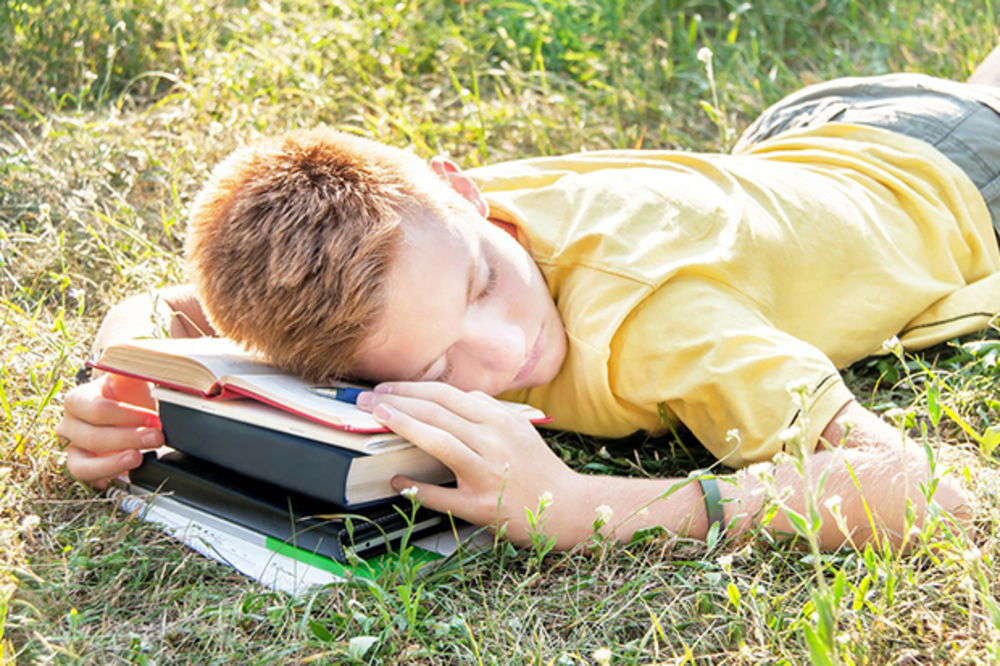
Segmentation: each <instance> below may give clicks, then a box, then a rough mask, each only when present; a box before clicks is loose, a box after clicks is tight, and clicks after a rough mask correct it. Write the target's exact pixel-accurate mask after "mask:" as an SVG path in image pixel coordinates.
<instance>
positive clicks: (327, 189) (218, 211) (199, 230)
mask: <svg viewBox="0 0 1000 666" xmlns="http://www.w3.org/2000/svg"><path fill="white" fill-rule="evenodd" d="M453 194H454V193H453V192H451V190H450V189H449V188H446V187H445V186H444V185H443V183H442V182H441V181H440V180H439V179H438V178H437V176H435V175H434V173H433V172H432V171H431V170H430V168H429V167H428V166H427V165H426V164H425V163H424V162H423V161H422V160H420V159H419V158H417V157H416V156H414V155H413V154H411V153H409V152H406V151H403V150H400V149H398V148H392V147H390V146H386V145H384V144H380V143H376V142H374V141H370V140H367V139H363V138H360V137H357V136H353V135H350V134H346V133H343V132H338V131H334V130H331V129H326V128H317V129H310V130H299V131H292V132H288V133H286V134H282V135H279V136H276V137H272V138H268V139H264V140H261V141H258V142H256V143H253V144H251V145H248V146H246V147H244V148H240V149H237V150H236V151H235V152H233V153H232V154H231V155H230V156H229V157H228V158H226V159H225V160H224V161H223V162H222V163H220V164H219V165H218V166H217V167H216V168H215V170H214V171H213V172H212V175H211V177H210V179H209V181H208V183H207V185H206V186H205V187H204V189H203V190H202V191H201V192H200V194H199V195H198V197H197V198H196V200H195V202H194V206H193V209H192V213H191V216H190V221H189V225H188V238H187V243H186V250H187V258H188V266H189V270H190V273H191V278H192V281H193V282H194V284H195V286H196V288H197V291H198V296H199V298H200V300H201V303H202V305H203V307H204V308H205V311H206V314H207V315H208V318H209V321H210V322H211V323H212V325H213V326H214V327H215V329H216V330H217V331H218V332H219V333H220V334H221V335H224V336H227V337H230V338H232V339H234V340H235V341H237V342H239V343H241V344H243V345H245V346H247V347H248V348H250V349H253V350H255V351H257V352H259V353H262V354H263V355H264V356H265V357H266V358H267V359H268V360H269V361H271V362H272V363H274V364H275V365H277V366H279V367H281V368H282V369H285V370H287V371H290V372H294V373H296V374H299V375H301V376H303V377H304V378H306V379H307V380H308V381H312V382H321V381H327V380H330V379H335V378H341V377H345V376H349V375H350V372H351V366H352V364H353V362H354V359H355V356H356V354H357V352H358V348H359V346H360V344H361V342H362V341H363V340H364V338H365V334H366V332H367V331H368V330H369V329H370V327H371V326H372V324H373V323H374V322H375V320H376V319H377V318H378V316H379V314H380V312H381V309H382V306H383V296H384V295H383V292H384V291H385V287H384V285H385V279H386V274H387V270H388V267H389V265H390V262H391V260H392V258H393V256H394V253H395V251H396V248H397V247H398V245H399V243H400V242H401V238H402V228H401V225H402V223H403V221H404V220H407V219H420V218H424V219H427V218H431V219H433V218H434V217H438V216H440V215H442V214H443V213H444V212H445V211H446V210H447V209H449V208H453V207H454V206H455V205H456V204H455V202H454V197H453Z"/></svg>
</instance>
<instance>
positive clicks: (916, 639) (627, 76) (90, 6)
mask: <svg viewBox="0 0 1000 666" xmlns="http://www.w3.org/2000/svg"><path fill="white" fill-rule="evenodd" d="M998 37H1000V27H998V17H997V10H996V9H995V8H994V7H993V5H992V4H991V3H990V2H985V3H984V2H981V1H980V2H971V1H964V0H963V1H959V2H943V1H940V0H897V1H896V2H888V1H886V0H870V1H869V2H866V3H859V2H856V1H854V0H824V1H821V2H814V1H813V0H809V1H806V0H760V1H759V2H756V3H740V2H735V1H733V0H725V1H723V2H694V1H687V0H647V1H642V2H625V1H624V0H499V1H497V2H488V3H487V2H482V3H473V2H461V1H459V2H450V1H447V0H431V1H428V2H416V1H415V0H401V1H400V2H394V3H393V2H388V1H386V0H346V1H345V2H340V3H311V2H306V1H305V0H288V1H286V2H278V1H277V0H276V1H274V2H245V1H244V2H238V1H233V2H222V1H220V0H172V1H171V2H166V1H164V0H133V1H132V2H127V1H125V0H107V1H101V0H76V1H71V0H50V1H49V2H38V1H37V0H10V1H9V2H5V3H3V5H2V6H0V358H2V365H0V452H2V459H3V462H2V465H0V655H2V656H0V661H5V660H14V661H18V662H20V663H35V662H43V663H48V662H56V663H77V662H79V663H149V664H153V663H157V664H161V663H222V662H225V663H229V662H252V663H257V662H269V661H279V662H302V663H306V662H308V663H312V662H315V663H365V662H371V663H399V662H404V663H420V664H425V663H434V664H438V663H466V662H467V663H525V662H528V663H540V664H586V663H593V662H594V656H593V655H594V653H595V651H596V650H598V649H599V648H602V647H607V648H609V649H610V651H611V653H612V655H613V661H614V663H622V664H630V663H650V662H661V663H671V664H680V663H732V664H743V663H773V664H780V663H791V664H796V663H806V662H809V661H810V660H815V661H817V662H820V661H822V657H823V654H824V653H823V650H824V649H825V650H826V653H825V654H826V655H827V656H830V655H833V656H834V658H836V659H839V660H840V661H841V662H842V663H857V664H863V663H969V664H978V663H989V662H995V661H997V660H998V659H1000V654H998V652H1000V607H998V601H997V587H996V584H995V583H994V581H995V580H997V579H998V575H997V574H998V573H1000V565H998V564H997V562H996V559H997V557H998V539H997V537H996V534H997V526H998V523H1000V505H998V500H997V492H996V488H997V480H998V479H997V476H998V475H997V463H996V460H995V458H994V456H993V453H994V451H993V448H994V447H995V446H996V439H997V438H1000V435H996V434H995V433H997V432H998V429H1000V425H998V423H1000V419H998V409H1000V403H998V399H997V376H998V369H997V366H996V356H995V343H994V342H993V340H992V339H987V341H986V342H985V343H983V344H982V345H980V347H981V349H979V352H980V353H979V355H974V354H972V353H971V351H970V347H968V346H965V347H963V346H959V345H957V344H952V345H948V346H945V347H942V348H941V349H938V350H935V354H934V355H929V354H928V355H925V356H923V357H920V358H915V357H904V358H900V359H897V358H894V357H888V358H882V359H877V360H871V361H866V362H862V363H860V364H858V365H857V366H855V367H854V368H852V369H850V370H849V371H848V372H847V377H848V380H849V382H850V385H851V386H852V388H853V389H854V390H855V393H856V394H857V395H859V396H860V397H861V398H862V400H863V401H864V402H865V403H866V404H869V405H870V406H872V407H873V408H874V409H876V410H877V411H879V412H883V413H889V414H890V416H892V415H896V416H897V417H898V418H900V419H902V422H903V425H904V426H906V427H908V428H910V431H911V433H912V434H913V435H914V436H916V437H918V438H920V439H922V440H923V441H925V442H926V443H927V445H928V446H929V447H931V448H932V449H933V450H934V451H935V452H936V459H937V460H938V464H941V465H952V466H954V467H955V468H956V469H958V470H960V471H961V473H963V474H964V475H965V476H966V478H967V483H968V484H969V486H970V487H971V488H972V490H973V492H974V493H975V495H976V496H977V497H978V501H979V505H980V506H979V509H978V512H977V518H976V524H975V527H974V529H973V531H972V533H971V534H970V535H969V536H968V537H958V536H941V535H931V534H930V533H925V534H923V535H921V536H919V538H917V539H916V545H915V546H914V547H913V548H912V550H911V551H909V552H908V553H906V554H905V555H899V554H893V553H891V552H888V551H885V550H883V549H881V548H878V547H870V548H867V549H865V550H864V551H861V552H856V551H843V552H838V553H832V554H828V555H824V556H823V557H822V558H821V562H818V563H817V562H816V560H815V558H814V557H812V556H810V555H808V554H806V553H805V552H804V551H802V550H798V549H792V548H788V547H785V546H778V547H775V546H774V545H772V544H771V542H770V541H769V539H768V538H767V537H766V535H754V536H751V537H749V538H747V539H745V540H743V541H741V542H739V543H735V544H725V545H715V546H714V547H708V546H706V545H705V544H700V543H692V542H687V541H684V540H678V539H669V538H650V539H648V540H645V541H641V542H639V543H635V544H631V545H629V546H614V545H610V544H597V545H596V546H595V547H594V548H593V549H590V550H585V549H581V550H579V551H575V552H571V553H569V554H549V555H547V556H545V557H541V556H539V553H537V552H535V553H533V552H532V550H531V549H521V550H516V549H514V548H512V547H509V546H501V547H499V548H498V549H497V550H495V551H486V552H482V553H479V554H475V555H471V556H470V557H469V558H467V559H466V560H464V561H461V562H458V563H456V564H455V565H454V566H452V567H450V568H447V569H444V570H442V571H440V572H438V573H436V574H434V575H432V576H430V577H427V578H425V579H421V580H418V581H412V580H408V579H407V578H406V577H405V576H403V575H402V573H405V572H399V573H400V574H401V575H400V576H399V577H398V578H393V577H392V576H391V575H389V576H387V577H386V578H385V579H383V580H380V581H378V582H377V583H376V584H373V585H354V586H337V587H333V588H330V589H326V590H321V591H317V592H316V593H314V594H312V595H309V596H307V597H304V598H299V599H293V598H290V597H287V596H284V595H280V594H275V593H272V592H269V591H267V590H265V589H262V588H261V587H259V586H257V585H255V584H253V583H250V582H248V581H246V580H245V579H243V578H241V577H239V576H237V575H235V574H234V573H233V572H231V571H230V570H229V569H227V568H225V567H222V566H219V565H216V564H213V563H211V562H208V561H206V560H205V559H203V558H201V557H199V556H196V555H194V554H193V553H191V552H190V551H188V550H186V549H184V548H182V547H180V546H178V545H177V544H176V543H175V542H173V541H171V540H169V539H167V538H166V537H164V536H163V535H161V534H160V533H158V532H157V531H156V530H153V529H150V528H149V527H148V526H145V525H143V524H141V523H137V522H136V521H134V520H131V519H130V518H129V517H128V516H124V515H122V514H121V513H120V512H118V511H116V510H115V508H114V506H113V505H112V504H111V503H109V502H108V501H107V500H105V499H103V498H101V497H100V496H97V495H95V494H94V493H92V492H91V491H90V490H88V489H86V488H84V487H82V486H81V485H79V484H76V483H74V482H73V481H72V480H70V479H69V478H67V476H66V475H65V473H64V472H63V470H62V453H61V451H60V448H59V445H58V443H57V441H56V439H55V437H54V435H53V431H52V429H53V426H54V425H55V423H56V422H57V421H58V419H59V417H60V404H59V402H60V398H61V395H62V394H63V393H64V392H65V391H66V389H67V387H68V386H69V385H70V384H71V382H72V376H73V373H74V370H75V368H76V367H78V366H79V365H80V364H81V363H82V361H83V360H84V359H85V358H86V356H87V353H88V345H89V341H90V339H91V338H92V336H93V334H94V332H95V331H96V327H97V326H98V324H99V322H100V320H101V318H102V316H103V314H104V313H105V312H106V310H107V308H108V307H109V306H110V305H111V304H113V303H114V302H116V301H117V300H118V299H120V298H121V297H123V296H124V295H126V294H128V293H132V292H135V291H138V290H143V289H149V288H155V287H158V286H160V285H164V284H169V283H173V282H176V281H179V280H181V279H182V275H183V270H182V266H181V263H180V261H179V258H178V252H179V250H180V247H181V243H182V239H183V235H184V224H185V223H184V220H185V216H186V213H187V207H188V205H189V203H190V201H191V199H192V197H193V195H194V193H195V192H196V191H197V188H198V184H199V183H200V182H201V181H202V179H203V178H204V177H205V176H206V174H207V173H208V170H209V169H210V168H211V166H212V165H213V164H214V163H215V162H216V161H217V160H218V159H220V157H221V156H223V155H224V154H226V153H227V152H228V151H229V150H231V149H232V148H233V147H234V146H236V145H237V144H238V143H240V142H241V141H244V140H246V139H248V138H251V137H254V136H257V135H259V134H261V133H270V132H275V131H279V130H282V129H285V128H290V127H299V126H307V125H313V124H317V123H324V124H329V125H333V126H336V127H339V128H342V129H345V130H347V131H351V132H356V133H358V134H362V135H365V136H370V137H374V138H377V139H379V140H382V141H386V142H388V143H392V144H395V145H401V146H410V147H412V148H413V149H414V150H415V151H417V153H419V154H421V155H423V156H427V157H429V156H431V155H434V154H438V153H445V154H449V155H451V156H452V157H453V158H455V159H456V160H458V161H459V162H460V163H462V164H465V165H470V166H471V165H475V164H480V163H485V162H492V161H496V160H502V159H508V158H515V157H522V156H526V155H534V154H540V153H543V154H552V153H560V152H567V151H573V150H578V149H583V148H586V149H591V150H593V149H599V148H616V147H634V146H643V147H649V148H683V149H698V150H718V149H725V148H727V147H728V146H730V145H731V143H732V141H733V139H734V137H735V135H736V134H737V133H738V131H739V129H741V128H742V127H744V126H745V125H746V124H747V123H748V122H749V121H750V120H751V119H752V118H753V117H754V115H755V114H756V112H758V111H759V110H760V109H761V108H762V107H763V106H764V105H766V104H768V103H770V102H773V101H775V100H777V99H778V98H779V97H781V96H782V95H783V94H785V93H787V92H790V91H792V90H794V89H796V88H797V87H799V86H800V85H801V84H802V83H806V82H812V81H816V80H820V79H824V78H828V77H832V76H837V75H853V74H873V73H882V72H889V71H896V70H915V71H924V72H927V73H931V74H938V75H942V76H950V77H954V78H959V79H961V78H964V77H965V76H967V75H968V73H969V72H970V71H971V69H972V67H973V66H974V64H975V63H976V62H977V61H978V60H979V59H981V58H982V57H983V56H984V55H985V54H986V53H987V52H988V51H989V50H990V48H991V47H992V45H994V44H995V43H996V41H997V39H998ZM704 48H708V49H710V50H711V54H712V58H711V62H712V77H711V80H710V79H709V76H708V73H707V71H706V63H705V62H704V55H705V52H702V53H703V59H702V60H699V58H698V53H699V51H700V50H701V49H704ZM991 344H992V345H993V348H994V349H993V351H992V352H991ZM991 353H992V354H993V355H992V356H991ZM553 446H554V447H555V448H556V449H557V450H558V451H559V452H560V453H561V454H562V455H563V456H564V458H566V459H567V460H568V461H569V462H570V463H571V464H573V465H574V466H576V467H578V468H582V469H587V470H590V471H595V472H609V473H627V474H635V475H652V476H657V475H666V474H668V473H673V472H676V471H681V472H683V471H686V470H688V469H692V468H695V467H697V466H699V465H700V464H703V463H704V462H705V458H704V455H703V454H700V453H699V452H698V449H697V445H696V444H692V443H691V442H690V441H688V440H685V439H684V438H681V439H673V438H668V439H664V440H653V441H645V440H634V441H629V442H624V443H622V442H617V443H606V442H595V441H590V440H583V439H581V438H579V437H575V436H570V435H567V436H561V437H557V438H554V440H553ZM818 590H819V591H820V592H821V593H820V592H817V591H818ZM824 618H825V619H824ZM366 637H370V638H366ZM815 640H818V641H819V643H817V644H815V645H814V644H812V643H811V641H813V642H814V641H815ZM816 645H819V647H820V648H821V649H819V651H817V648H816ZM834 651H835V652H836V655H834Z"/></svg>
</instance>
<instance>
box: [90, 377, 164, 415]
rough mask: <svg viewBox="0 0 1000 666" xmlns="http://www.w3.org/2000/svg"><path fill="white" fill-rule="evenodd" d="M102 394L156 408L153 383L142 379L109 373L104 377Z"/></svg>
mask: <svg viewBox="0 0 1000 666" xmlns="http://www.w3.org/2000/svg"><path fill="white" fill-rule="evenodd" d="M102 380H103V381H101V384H100V386H101V394H102V395H103V396H104V397H105V398H109V399H111V400H117V401H118V402H123V403H128V404H131V405H137V406H139V407H145V408H146V409H156V400H154V399H153V395H152V393H151V391H152V389H153V385H152V384H150V383H149V382H147V381H144V380H142V379H136V378H134V377H126V376H124V375H116V374H114V373H108V374H107V375H104V376H103V377H102Z"/></svg>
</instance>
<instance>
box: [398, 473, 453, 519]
mask: <svg viewBox="0 0 1000 666" xmlns="http://www.w3.org/2000/svg"><path fill="white" fill-rule="evenodd" d="M392 487H393V488H394V489H395V490H396V491H397V492H403V491H404V490H407V489H408V488H416V489H417V494H416V496H415V497H414V499H415V500H418V501H419V502H420V503H421V504H422V505H424V506H426V507H427V508H428V509H433V510H434V511H440V512H441V513H448V512H451V513H453V514H454V515H456V516H458V517H459V518H466V515H465V512H464V511H462V509H463V507H462V506H460V505H459V502H458V499H459V498H458V496H457V493H458V491H457V490H455V489H454V488H444V487H442V486H439V485H436V484H434V483H424V482H422V481H416V480H414V479H411V478H410V477H408V476H395V477H393V478H392Z"/></svg>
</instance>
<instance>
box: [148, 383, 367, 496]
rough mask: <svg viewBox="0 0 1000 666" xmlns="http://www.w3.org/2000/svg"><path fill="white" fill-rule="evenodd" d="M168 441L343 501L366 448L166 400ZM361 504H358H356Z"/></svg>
mask: <svg viewBox="0 0 1000 666" xmlns="http://www.w3.org/2000/svg"><path fill="white" fill-rule="evenodd" d="M160 422H161V423H162V424H163V437H164V440H165V441H166V444H167V446H170V447H172V448H174V449H177V450H178V451H183V452H185V453H188V454H190V455H192V456H195V457H198V458H201V459H203V460H208V461H209V462H213V463H215V464H217V465H222V466H223V467H226V468H229V469H231V470H233V471H235V472H239V473H241V474H246V475H247V476H249V477H252V478H255V479H260V480H262V481H267V482H269V483H274V484H276V485H279V486H281V487H283V488H287V489H289V490H294V491H296V492H299V493H303V494H306V495H310V496H312V497H316V498H318V499H321V500H325V501H327V502H332V503H334V504H337V505H340V506H342V507H349V506H352V505H351V504H350V503H349V502H348V501H347V492H346V489H347V484H348V482H349V478H350V471H351V463H352V462H353V461H354V459H355V458H357V457H359V456H360V455H363V454H358V453H355V452H353V451H348V450H346V449H341V448H338V447H335V446H331V445H329V444H323V443H319V442H314V441H312V440H309V439H306V438H304V437H297V436H295V435H291V434H289V433H284V432H279V431H277V430H269V429H267V428H261V427H259V426H255V425H250V424H249V423H243V422H240V421H234V420H232V419H227V418H224V417H221V416H215V415H212V414H207V413H205V412H201V411H198V410H195V409H189V408H187V407H182V406H180V405H175V404H171V403H168V402H161V403H160ZM353 506H356V505H353Z"/></svg>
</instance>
